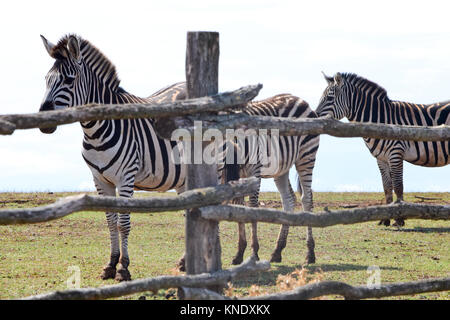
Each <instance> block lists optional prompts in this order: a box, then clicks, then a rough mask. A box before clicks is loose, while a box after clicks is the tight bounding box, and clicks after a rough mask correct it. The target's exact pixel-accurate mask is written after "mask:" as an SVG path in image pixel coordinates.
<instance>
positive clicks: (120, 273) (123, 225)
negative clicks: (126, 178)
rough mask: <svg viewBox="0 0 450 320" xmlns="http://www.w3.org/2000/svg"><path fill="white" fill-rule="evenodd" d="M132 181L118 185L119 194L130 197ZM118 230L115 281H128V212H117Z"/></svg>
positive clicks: (129, 228) (129, 278) (129, 226)
mask: <svg viewBox="0 0 450 320" xmlns="http://www.w3.org/2000/svg"><path fill="white" fill-rule="evenodd" d="M133 190H134V181H133V183H128V184H126V185H124V186H120V187H119V196H120V197H124V198H131V197H132V196H133ZM117 225H118V230H119V234H120V245H121V246H120V257H119V267H118V268H117V273H116V277H115V279H116V281H129V280H131V274H130V272H129V271H128V266H129V265H130V258H129V256H128V236H129V235H130V230H131V223H130V214H129V213H119V219H118V223H117Z"/></svg>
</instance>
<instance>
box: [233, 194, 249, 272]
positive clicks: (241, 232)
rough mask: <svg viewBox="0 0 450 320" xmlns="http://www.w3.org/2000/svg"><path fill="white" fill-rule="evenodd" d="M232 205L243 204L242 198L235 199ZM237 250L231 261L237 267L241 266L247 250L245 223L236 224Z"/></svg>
mask: <svg viewBox="0 0 450 320" xmlns="http://www.w3.org/2000/svg"><path fill="white" fill-rule="evenodd" d="M232 203H233V204H239V205H243V204H244V197H239V198H235V199H233V201H232ZM238 236H239V239H238V250H237V253H236V255H235V256H234V257H233V260H232V261H231V264H233V265H237V264H241V263H242V261H243V260H244V252H245V249H246V248H247V237H246V235H245V223H243V222H239V223H238Z"/></svg>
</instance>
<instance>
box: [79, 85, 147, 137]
mask: <svg viewBox="0 0 450 320" xmlns="http://www.w3.org/2000/svg"><path fill="white" fill-rule="evenodd" d="M92 87H95V86H92ZM96 91H98V92H96ZM102 92H103V94H102V95H101V94H100V93H102ZM91 94H92V96H91V99H89V102H88V103H95V104H127V103H144V102H146V99H144V98H139V97H137V96H135V95H133V94H130V93H128V92H126V91H125V90H123V89H122V88H118V89H117V91H114V90H111V89H105V88H103V89H102V90H96V89H95V88H94V89H91ZM94 108H95V107H94ZM111 121H112V120H99V121H88V122H81V127H82V128H83V132H84V140H85V141H88V140H89V141H92V142H91V143H95V141H96V140H99V139H100V140H103V139H101V138H102V135H100V131H101V130H102V129H103V131H104V128H105V127H106V126H107V124H108V122H111Z"/></svg>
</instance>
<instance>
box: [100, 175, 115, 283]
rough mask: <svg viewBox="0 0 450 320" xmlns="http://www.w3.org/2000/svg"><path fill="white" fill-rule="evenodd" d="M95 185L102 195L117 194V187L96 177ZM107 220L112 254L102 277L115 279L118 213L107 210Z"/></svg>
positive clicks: (113, 195)
mask: <svg viewBox="0 0 450 320" xmlns="http://www.w3.org/2000/svg"><path fill="white" fill-rule="evenodd" d="M94 182H95V187H96V188H97V192H98V194H99V195H100V196H112V197H115V196H116V188H115V187H114V186H113V185H112V184H108V183H106V182H103V181H100V180H99V179H96V178H94ZM106 222H107V223H108V229H109V238H110V241H111V255H110V258H109V263H108V264H107V265H106V266H105V267H104V268H103V271H102V274H101V276H100V277H101V278H102V279H103V280H107V279H114V278H115V276H116V266H117V264H118V263H119V257H120V242H119V230H118V229H117V213H115V212H106Z"/></svg>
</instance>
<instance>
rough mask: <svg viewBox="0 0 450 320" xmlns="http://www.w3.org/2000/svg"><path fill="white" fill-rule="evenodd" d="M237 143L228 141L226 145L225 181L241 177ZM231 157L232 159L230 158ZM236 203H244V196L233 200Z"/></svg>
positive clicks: (236, 179)
mask: <svg viewBox="0 0 450 320" xmlns="http://www.w3.org/2000/svg"><path fill="white" fill-rule="evenodd" d="M237 149H238V148H237V145H236V144H235V143H231V142H229V141H228V143H227V147H226V153H225V154H226V155H227V156H226V157H225V164H224V167H223V171H224V172H223V175H224V178H225V179H224V181H223V182H224V183H227V182H230V181H238V180H239V179H240V174H239V173H240V165H239V161H238V152H237V151H238V150H237ZM230 152H232V157H230V156H229V154H230ZM230 158H231V159H230ZM232 203H234V204H243V203H244V198H243V197H238V198H235V199H233V200H232Z"/></svg>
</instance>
